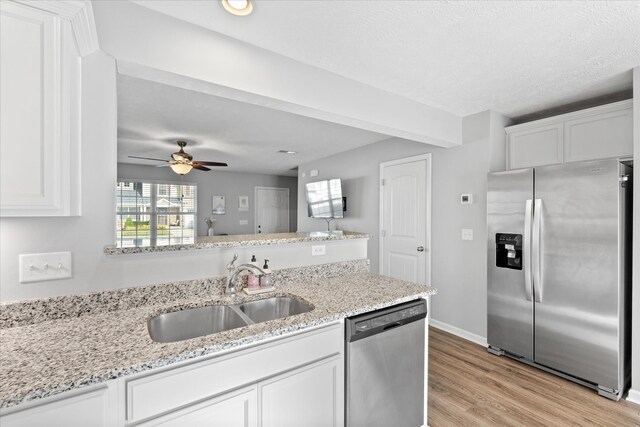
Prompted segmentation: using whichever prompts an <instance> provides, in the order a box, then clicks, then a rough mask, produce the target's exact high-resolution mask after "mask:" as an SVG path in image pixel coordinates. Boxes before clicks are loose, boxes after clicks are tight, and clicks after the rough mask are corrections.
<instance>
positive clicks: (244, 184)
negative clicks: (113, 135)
mask: <svg viewBox="0 0 640 427" xmlns="http://www.w3.org/2000/svg"><path fill="white" fill-rule="evenodd" d="M118 179H130V180H139V181H144V180H154V181H163V182H175V183H180V176H178V175H176V174H175V173H174V172H173V171H172V170H171V169H170V168H157V167H155V166H143V165H130V164H124V163H118ZM184 183H195V184H197V186H198V200H197V209H198V230H197V232H198V236H206V235H207V224H206V223H205V222H204V220H205V218H208V217H209V216H210V215H211V208H212V200H211V197H212V196H213V195H219V196H226V207H227V211H226V213H225V214H224V215H214V217H215V218H216V223H215V232H216V234H221V233H226V234H253V233H254V230H255V228H254V227H255V190H254V188H255V187H256V186H258V187H277V188H288V189H289V206H290V209H289V231H296V230H297V229H298V212H297V209H298V178H297V177H291V176H276V175H264V174H251V173H237V172H225V171H224V170H218V169H216V168H213V170H211V171H209V172H201V171H196V170H194V171H191V172H190V173H188V174H187V175H185V176H184ZM238 196H248V197H249V210H248V211H246V212H245V211H243V212H240V211H239V210H238ZM240 220H247V221H248V224H247V225H240V223H239V221H240Z"/></svg>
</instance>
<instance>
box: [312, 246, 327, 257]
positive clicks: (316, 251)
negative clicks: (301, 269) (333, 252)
mask: <svg viewBox="0 0 640 427" xmlns="http://www.w3.org/2000/svg"><path fill="white" fill-rule="evenodd" d="M326 253H327V247H326V246H325V245H313V246H311V256H320V255H325V254H326Z"/></svg>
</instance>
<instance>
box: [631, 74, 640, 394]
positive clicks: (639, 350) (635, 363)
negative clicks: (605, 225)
mask: <svg viewBox="0 0 640 427" xmlns="http://www.w3.org/2000/svg"><path fill="white" fill-rule="evenodd" d="M633 162H634V164H636V165H640V67H636V68H634V69H633ZM638 172H639V171H636V172H635V174H634V176H633V210H634V214H633V247H634V249H633V281H632V283H633V285H632V288H633V289H632V298H633V302H632V307H633V308H632V325H633V326H632V328H631V329H632V330H631V333H632V350H631V360H632V362H631V391H629V399H630V400H633V401H634V402H636V403H638V404H640V173H638Z"/></svg>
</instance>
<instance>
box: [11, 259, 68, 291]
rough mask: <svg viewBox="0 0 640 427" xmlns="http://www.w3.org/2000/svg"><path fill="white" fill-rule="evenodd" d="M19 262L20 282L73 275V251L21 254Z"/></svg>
mask: <svg viewBox="0 0 640 427" xmlns="http://www.w3.org/2000/svg"><path fill="white" fill-rule="evenodd" d="M18 262H19V280H20V283H29V282H44V281H48V280H60V279H68V278H70V277H71V276H72V265H71V252H49V253H44V254H21V255H19V257H18Z"/></svg>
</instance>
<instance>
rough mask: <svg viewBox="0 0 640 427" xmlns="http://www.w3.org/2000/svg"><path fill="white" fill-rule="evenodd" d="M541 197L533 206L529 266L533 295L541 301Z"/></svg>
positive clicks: (536, 299)
mask: <svg viewBox="0 0 640 427" xmlns="http://www.w3.org/2000/svg"><path fill="white" fill-rule="evenodd" d="M541 213H542V199H536V200H535V204H534V207H533V239H532V241H533V244H532V250H531V252H532V254H531V268H532V269H533V295H534V299H535V301H536V302H542V276H541V275H540V223H541Z"/></svg>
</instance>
